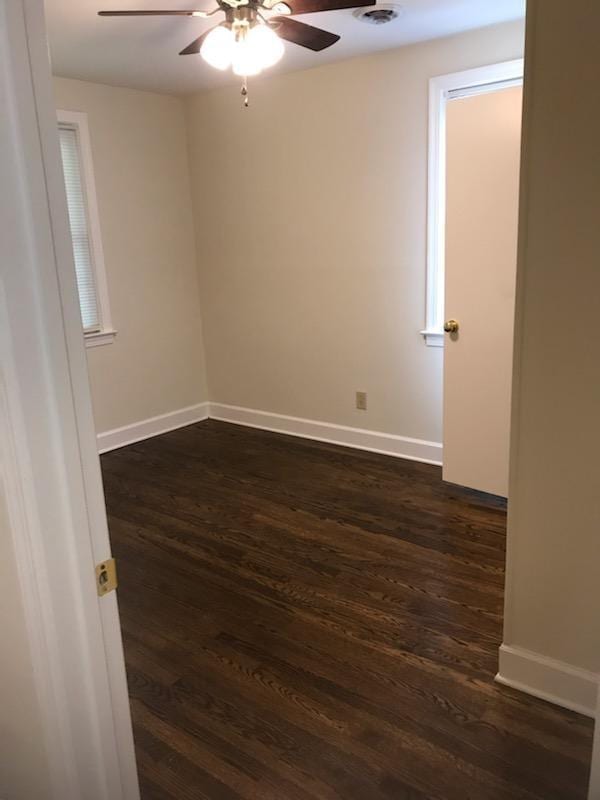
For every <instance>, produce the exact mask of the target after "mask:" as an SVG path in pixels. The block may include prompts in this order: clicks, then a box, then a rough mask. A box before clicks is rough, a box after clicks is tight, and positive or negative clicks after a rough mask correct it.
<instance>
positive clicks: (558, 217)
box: [505, 0, 600, 671]
mask: <svg viewBox="0 0 600 800" xmlns="http://www.w3.org/2000/svg"><path fill="white" fill-rule="evenodd" d="M528 25H529V30H528V42H527V60H526V61H527V64H526V91H525V115H524V137H525V142H524V147H525V150H524V162H523V173H522V194H521V218H520V244H519V266H518V279H517V327H516V341H517V347H516V352H515V355H516V364H515V375H514V380H515V384H514V385H515V390H514V397H513V439H512V453H511V484H510V492H511V502H510V512H509V534H508V583H507V596H506V618H505V642H506V643H508V644H509V645H516V646H521V647H523V648H527V649H528V650H531V651H534V652H535V653H539V654H542V655H544V656H549V657H551V658H554V659H558V660H560V661H564V662H566V663H567V664H570V665H572V666H575V667H581V668H583V669H586V670H591V671H598V670H600V623H599V620H600V547H599V542H600V478H599V470H598V452H599V449H600V425H599V422H598V419H599V409H600V361H599V358H598V348H597V339H598V335H597V329H598V311H599V308H600V268H599V253H600V226H599V223H598V221H599V220H600V167H599V161H598V142H599V141H600V95H599V94H598V92H596V91H594V90H593V87H594V86H596V85H597V83H598V79H600V62H599V61H598V42H597V31H598V28H599V26H600V4H598V3H597V2H596V0H578V1H577V2H576V3H571V4H569V7H568V9H567V11H566V13H565V6H564V3H562V2H559V0H529V9H528Z"/></svg>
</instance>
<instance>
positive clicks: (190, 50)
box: [179, 28, 212, 56]
mask: <svg viewBox="0 0 600 800" xmlns="http://www.w3.org/2000/svg"><path fill="white" fill-rule="evenodd" d="M211 31H212V28H210V29H209V30H207V31H204V33H203V34H202V35H201V36H199V37H198V38H197V39H194V41H193V42H191V43H190V44H188V46H187V47H186V48H185V49H184V50H182V51H181V53H179V55H180V56H193V55H196V54H197V53H199V52H200V48H201V47H202V42H203V41H204V39H205V38H206V35H207V34H209V33H210V32H211Z"/></svg>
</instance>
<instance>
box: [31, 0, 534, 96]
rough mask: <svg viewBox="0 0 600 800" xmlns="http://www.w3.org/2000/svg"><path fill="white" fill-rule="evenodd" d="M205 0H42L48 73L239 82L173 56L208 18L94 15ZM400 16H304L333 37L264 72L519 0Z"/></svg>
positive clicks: (145, 81)
mask: <svg viewBox="0 0 600 800" xmlns="http://www.w3.org/2000/svg"><path fill="white" fill-rule="evenodd" d="M214 5H215V3H213V2H212V0H198V2H197V3H194V2H193V0H46V17H47V23H48V34H49V38H50V50H51V54H52V61H53V71H54V73H55V74H56V75H62V76H65V77H70V78H80V79H82V80H89V81H97V82H100V83H108V84H112V85H115V86H129V87H132V88H136V89H147V90H154V91H159V92H173V93H187V92H193V91H198V90H201V89H207V88H210V87H213V86H218V85H221V84H223V83H226V82H231V81H237V80H239V79H238V78H236V77H235V76H232V75H231V73H229V72H228V73H221V72H219V71H218V70H215V69H213V68H212V67H209V66H208V65H207V64H205V63H204V62H203V61H202V59H201V58H200V56H179V55H178V53H179V51H180V50H182V49H183V48H184V47H185V46H186V45H188V44H189V43H190V42H191V41H192V40H193V39H195V38H196V37H197V36H199V35H200V33H201V32H202V31H203V30H205V29H206V28H208V27H211V26H212V25H214V22H213V21H212V20H203V19H198V18H193V17H138V18H101V17H98V16H97V13H96V12H97V11H100V10H102V9H105V10H120V9H158V8H165V7H166V8H184V9H187V8H198V9H201V10H209V9H211V8H213V7H214ZM399 5H401V6H402V8H403V13H402V14H401V15H400V16H399V18H398V19H396V20H394V21H393V22H390V23H388V24H387V25H366V24H364V23H362V22H359V21H358V20H357V19H355V18H354V17H353V15H352V11H348V10H344V11H328V12H324V13H320V14H304V15H302V16H301V17H297V19H299V20H302V21H303V22H308V23H310V24H311V25H316V26H318V27H321V28H324V29H325V30H330V31H332V32H334V33H339V34H340V35H341V37H342V38H341V40H340V41H339V42H337V44H334V45H333V46H332V47H330V48H329V49H327V50H324V51H322V52H321V53H313V52H311V51H310V50H306V49H304V48H302V47H299V46H297V45H294V44H291V43H288V42H286V43H285V55H284V57H283V59H282V61H281V62H280V63H279V64H278V65H277V66H276V67H274V68H272V69H271V70H269V72H271V73H272V72H276V71H289V70H297V69H306V68H308V67H314V66H317V65H319V64H325V63H328V62H331V61H339V60H341V59H344V58H349V57H351V56H356V55H361V54H364V53H370V52H374V51H377V50H387V49H389V48H392V47H399V46H401V45H405V44H410V43H412V42H419V41H424V40H426V39H435V38H437V37H439V36H447V35H449V34H452V33H458V32H460V31H465V30H469V29H471V28H480V27H483V26H485V25H492V24H494V23H496V22H504V21H507V20H513V19H518V18H520V17H522V16H523V15H524V13H525V0H399Z"/></svg>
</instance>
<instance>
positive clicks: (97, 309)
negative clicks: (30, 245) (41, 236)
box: [58, 111, 116, 347]
mask: <svg viewBox="0 0 600 800" xmlns="http://www.w3.org/2000/svg"><path fill="white" fill-rule="evenodd" d="M58 133H59V140H60V152H61V157H62V164H63V173H64V178H65V189H66V193H67V208H68V212H69V223H70V226H71V239H72V242H73V258H74V261H75V273H76V276H77V289H78V291H79V306H80V309H81V321H82V324H83V332H84V336H85V342H86V345H87V346H88V347H90V346H95V345H99V344H109V343H110V342H112V341H113V339H114V336H115V333H116V332H115V331H114V330H113V327H112V323H111V319H110V309H109V305H108V291H107V285H106V274H105V271H104V256H103V253H102V242H101V239H100V223H99V220H98V209H97V204H96V192H95V185H94V173H93V169H92V157H91V147H90V139H89V133H88V126H87V117H86V115H85V114H83V113H80V112H73V111H59V112H58Z"/></svg>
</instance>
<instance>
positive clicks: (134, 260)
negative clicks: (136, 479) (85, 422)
mask: <svg viewBox="0 0 600 800" xmlns="http://www.w3.org/2000/svg"><path fill="white" fill-rule="evenodd" d="M54 87H55V96H56V106H57V108H62V109H67V110H70V111H85V112H86V113H87V114H88V122H89V129H90V139H91V146H92V156H93V162H94V171H95V177H96V188H97V193H98V208H99V215H100V225H101V233H102V243H103V246H104V254H105V261H106V270H107V278H108V290H109V295H110V305H111V313H112V317H113V323H114V326H115V328H116V329H117V331H118V335H117V337H116V339H115V341H114V343H113V344H110V345H106V346H103V347H95V348H90V349H88V364H89V372H90V382H91V388H92V399H93V403H94V416H95V421H96V428H97V430H98V431H106V430H110V429H113V428H118V427H121V426H124V425H129V424H131V423H136V422H140V421H141V420H144V419H147V418H149V417H153V416H157V415H160V414H165V413H168V412H171V411H176V410H178V409H181V408H185V407H187V406H191V405H195V404H197V403H200V402H203V401H205V400H206V399H207V386H206V374H205V367H204V353H203V345H202V326H201V320H200V298H199V290H198V277H197V270H196V253H195V246H194V233H193V223H192V210H191V191H190V177H189V166H188V157H187V139H186V131H185V118H184V112H183V104H182V101H181V99H179V98H176V97H171V96H167V95H160V94H154V93H151V92H140V91H134V90H131V89H121V88H115V87H111V86H104V85H102V84H94V83H86V82H83V81H76V80H68V79H65V78H56V79H55V81H54Z"/></svg>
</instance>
